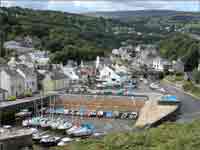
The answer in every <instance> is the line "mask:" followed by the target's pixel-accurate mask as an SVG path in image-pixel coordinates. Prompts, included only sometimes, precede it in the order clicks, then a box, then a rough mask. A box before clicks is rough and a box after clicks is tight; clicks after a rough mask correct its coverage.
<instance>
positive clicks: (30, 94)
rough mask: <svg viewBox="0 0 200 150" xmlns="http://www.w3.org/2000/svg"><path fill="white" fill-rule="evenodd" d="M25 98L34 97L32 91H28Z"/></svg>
mask: <svg viewBox="0 0 200 150" xmlns="http://www.w3.org/2000/svg"><path fill="white" fill-rule="evenodd" d="M24 96H25V97H31V96H33V93H32V92H31V91H30V90H27V91H26V92H25V93H24Z"/></svg>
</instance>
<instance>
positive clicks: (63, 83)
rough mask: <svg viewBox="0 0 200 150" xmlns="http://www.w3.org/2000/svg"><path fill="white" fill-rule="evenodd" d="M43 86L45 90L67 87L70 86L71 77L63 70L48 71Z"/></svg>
mask: <svg viewBox="0 0 200 150" xmlns="http://www.w3.org/2000/svg"><path fill="white" fill-rule="evenodd" d="M44 75H45V77H44V79H43V80H42V86H43V90H44V92H48V91H55V90H62V89H66V88H67V87H69V86H70V79H69V78H68V77H67V76H66V75H65V74H64V73H63V72H61V71H57V70H53V71H47V72H46V73H45V74H44Z"/></svg>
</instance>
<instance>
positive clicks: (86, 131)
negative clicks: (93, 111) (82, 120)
mask: <svg viewBox="0 0 200 150" xmlns="http://www.w3.org/2000/svg"><path fill="white" fill-rule="evenodd" d="M93 131H94V127H93V126H92V125H91V124H82V125H81V126H80V127H78V128H76V129H74V130H73V131H72V132H71V133H70V134H69V132H68V134H69V135H70V136H72V137H85V136H90V135H92V134H93Z"/></svg>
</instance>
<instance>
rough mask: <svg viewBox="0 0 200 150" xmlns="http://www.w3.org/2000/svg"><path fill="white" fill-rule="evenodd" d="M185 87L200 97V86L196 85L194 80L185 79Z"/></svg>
mask: <svg viewBox="0 0 200 150" xmlns="http://www.w3.org/2000/svg"><path fill="white" fill-rule="evenodd" d="M183 89H184V90H185V91H187V92H190V93H191V94H192V95H194V96H196V97H200V87H197V86H195V85H194V84H193V83H192V82H189V81H185V83H184V85H183Z"/></svg>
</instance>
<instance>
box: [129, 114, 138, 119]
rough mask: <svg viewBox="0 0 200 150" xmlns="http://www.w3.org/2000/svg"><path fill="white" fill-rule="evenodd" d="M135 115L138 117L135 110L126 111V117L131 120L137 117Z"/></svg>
mask: <svg viewBox="0 0 200 150" xmlns="http://www.w3.org/2000/svg"><path fill="white" fill-rule="evenodd" d="M137 117H138V113H137V112H130V113H128V119H131V120H133V119H137Z"/></svg>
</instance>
